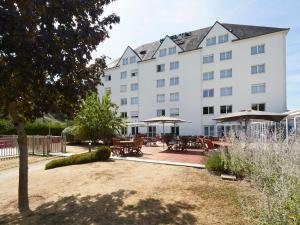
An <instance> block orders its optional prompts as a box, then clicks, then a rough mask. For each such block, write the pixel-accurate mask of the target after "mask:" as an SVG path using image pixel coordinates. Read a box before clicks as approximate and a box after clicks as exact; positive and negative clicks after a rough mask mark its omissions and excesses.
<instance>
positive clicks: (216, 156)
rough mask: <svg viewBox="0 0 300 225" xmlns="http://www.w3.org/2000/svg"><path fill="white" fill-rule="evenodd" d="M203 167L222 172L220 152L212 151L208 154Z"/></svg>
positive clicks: (222, 165)
mask: <svg viewBox="0 0 300 225" xmlns="http://www.w3.org/2000/svg"><path fill="white" fill-rule="evenodd" d="M205 168H206V169H207V170H209V171H214V172H217V173H221V172H224V170H225V168H224V164H223V161H222V154H221V152H213V153H210V154H209V155H208V159H207V161H206V163H205Z"/></svg>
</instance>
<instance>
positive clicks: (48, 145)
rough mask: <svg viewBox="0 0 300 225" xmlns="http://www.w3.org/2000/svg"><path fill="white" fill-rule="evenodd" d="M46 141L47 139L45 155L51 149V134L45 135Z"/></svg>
mask: <svg viewBox="0 0 300 225" xmlns="http://www.w3.org/2000/svg"><path fill="white" fill-rule="evenodd" d="M46 141H47V155H49V153H50V151H51V149H50V148H51V136H50V135H47V136H46Z"/></svg>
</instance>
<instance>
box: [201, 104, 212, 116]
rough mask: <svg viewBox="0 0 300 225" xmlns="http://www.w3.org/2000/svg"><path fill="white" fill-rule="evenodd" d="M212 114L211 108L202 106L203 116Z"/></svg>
mask: <svg viewBox="0 0 300 225" xmlns="http://www.w3.org/2000/svg"><path fill="white" fill-rule="evenodd" d="M208 114H214V107H213V106H204V107H203V115H208Z"/></svg>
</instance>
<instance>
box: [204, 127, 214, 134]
mask: <svg viewBox="0 0 300 225" xmlns="http://www.w3.org/2000/svg"><path fill="white" fill-rule="evenodd" d="M203 128H204V135H205V136H215V126H214V125H209V126H203Z"/></svg>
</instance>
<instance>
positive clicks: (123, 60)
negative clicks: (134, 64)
mask: <svg viewBox="0 0 300 225" xmlns="http://www.w3.org/2000/svg"><path fill="white" fill-rule="evenodd" d="M122 62H123V65H127V64H128V58H127V57H126V58H124V59H122Z"/></svg>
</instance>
